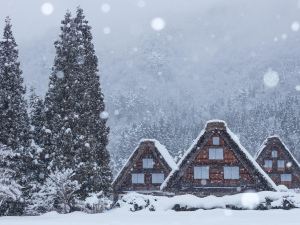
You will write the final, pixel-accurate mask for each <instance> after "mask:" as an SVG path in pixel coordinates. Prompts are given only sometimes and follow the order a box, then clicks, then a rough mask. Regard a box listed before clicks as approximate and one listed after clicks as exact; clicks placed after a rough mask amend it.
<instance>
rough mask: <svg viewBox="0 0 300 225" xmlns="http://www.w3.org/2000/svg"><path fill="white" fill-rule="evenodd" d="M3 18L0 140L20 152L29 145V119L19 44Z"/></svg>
mask: <svg viewBox="0 0 300 225" xmlns="http://www.w3.org/2000/svg"><path fill="white" fill-rule="evenodd" d="M11 27H12V26H11V23H10V19H9V18H6V20H5V28H4V34H3V39H2V40H1V42H0V142H1V143H2V144H5V145H7V146H9V147H11V148H12V149H13V150H15V151H17V152H19V153H21V152H24V151H25V148H26V147H27V146H29V119H28V115H27V111H26V101H25V99H24V94H25V88H24V86H23V78H22V71H21V69H20V63H19V61H18V48H17V43H16V41H15V38H14V36H13V34H12V30H11Z"/></svg>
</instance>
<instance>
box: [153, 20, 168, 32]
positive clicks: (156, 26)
mask: <svg viewBox="0 0 300 225" xmlns="http://www.w3.org/2000/svg"><path fill="white" fill-rule="evenodd" d="M165 26H166V22H165V21H164V19H162V18H160V17H156V18H154V19H152V20H151V27H152V29H153V30H156V31H160V30H162V29H164V28H165Z"/></svg>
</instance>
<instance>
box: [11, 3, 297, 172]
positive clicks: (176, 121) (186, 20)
mask: <svg viewBox="0 0 300 225" xmlns="http://www.w3.org/2000/svg"><path fill="white" fill-rule="evenodd" d="M66 2H68V7H71V5H72V4H74V5H75V4H76V1H75V2H74V3H70V2H69V1H66ZM126 2H127V3H126V4H125V3H124V7H117V4H123V3H120V1H116V0H114V1H110V5H111V10H110V12H109V13H102V12H101V10H100V8H101V4H102V3H99V8H98V10H96V9H95V10H94V8H97V5H95V4H92V3H90V2H89V1H87V3H85V4H86V5H83V7H84V8H85V9H86V12H87V15H88V19H89V20H90V22H91V25H92V27H93V30H92V32H93V33H94V34H95V35H94V41H95V47H96V51H97V55H98V56H99V59H100V79H101V85H102V87H103V92H104V95H105V101H106V107H107V109H106V110H107V111H108V112H109V115H110V116H109V120H108V123H109V126H110V135H109V139H110V142H109V146H108V148H109V151H110V153H111V155H112V159H113V160H112V161H113V166H114V169H115V172H116V171H117V170H118V169H119V168H120V166H121V165H122V164H123V163H124V161H125V160H126V159H127V157H128V156H129V155H130V153H131V152H132V151H133V149H134V148H135V146H136V145H137V143H138V141H139V139H140V138H156V139H158V140H159V141H160V142H161V143H162V144H164V145H166V147H167V148H168V149H169V151H170V152H171V154H172V155H173V156H174V157H176V158H178V157H180V156H181V154H182V153H183V152H184V150H185V149H187V148H188V147H189V145H190V144H191V142H192V140H193V139H194V138H195V137H196V136H197V135H198V133H199V132H200V131H201V129H202V128H203V126H204V124H205V122H206V120H209V119H215V118H217V119H224V120H225V121H226V122H227V123H228V126H229V127H230V129H231V130H232V131H233V132H235V133H236V134H238V136H239V137H240V139H241V142H242V144H243V145H244V146H245V147H246V148H247V149H248V150H249V151H250V152H251V153H252V154H254V153H255V151H256V150H257V149H258V148H259V146H260V144H261V143H262V142H263V140H264V139H265V138H266V137H267V136H268V135H273V134H278V135H280V136H282V139H283V141H284V142H285V143H286V144H287V145H288V147H289V148H290V149H291V151H292V152H294V153H295V154H296V157H297V158H298V159H299V160H300V150H299V146H300V138H299V137H300V121H299V120H300V110H299V100H300V99H299V98H300V92H299V86H297V85H299V84H300V60H299V59H300V31H298V29H291V25H292V24H293V23H294V22H295V21H299V20H300V14H299V12H300V11H299V10H300V9H299V7H298V1H296V0H295V1H288V2H287V1H279V0H278V1H274V0H267V1H263V2H262V1H258V0H257V1H256V0H255V1H251V2H249V1H230V2H228V1H210V3H208V1H203V2H202V1H201V2H202V3H199V2H198V1H191V2H189V3H186V1H180V0H177V1H175V3H172V4H171V2H173V1H165V2H164V3H161V2H160V1H151V2H150V1H145V5H142V4H140V2H141V1H126ZM129 3H130V4H129ZM137 3H139V4H137ZM59 4H60V3H58V2H56V5H55V6H56V8H55V9H56V10H57V11H55V13H57V14H53V17H52V19H51V18H50V17H49V18H47V19H45V18H43V19H42V20H41V21H40V22H43V23H44V26H43V29H44V30H43V29H40V25H38V24H37V28H39V29H40V30H43V31H42V32H41V33H39V34H38V35H37V33H34V32H33V33H30V32H28V34H27V35H28V37H27V36H26V35H25V33H24V32H23V33H22V32H19V31H20V30H22V29H23V28H20V27H18V20H20V18H19V17H18V15H17V13H15V14H14V15H15V16H12V21H13V22H14V23H15V24H16V28H15V30H16V31H15V33H16V39H17V41H18V42H19V43H20V44H19V46H20V58H21V59H20V61H21V62H22V65H21V67H22V69H23V72H24V73H23V74H24V78H25V82H26V85H27V88H29V87H31V86H33V87H35V88H36V90H37V92H38V94H40V95H42V96H43V95H44V94H45V91H46V90H47V85H48V79H49V75H50V68H51V66H52V64H53V58H54V53H55V52H54V48H53V41H54V40H55V38H56V37H57V34H58V32H59V29H58V28H57V26H54V25H53V24H58V22H57V21H56V20H58V21H59V20H60V19H61V18H62V15H63V14H64V13H65V7H61V8H63V10H62V11H60V8H59ZM61 4H65V3H61ZM66 4H67V3H66ZM97 4H98V3H97ZM172 5H176V7H175V6H172ZM75 6H76V5H75ZM75 6H74V8H75ZM142 6H143V7H142ZM179 8H180V11H178V9H179ZM120 9H122V10H123V11H120ZM29 14H30V13H29ZM29 14H28V15H29ZM30 16H31V15H30ZM30 16H29V17H30ZM156 16H160V17H162V18H163V19H164V20H165V22H166V26H165V29H163V30H161V31H159V32H157V31H154V30H153V29H151V27H150V25H149V23H150V21H151V19H152V18H153V17H156ZM56 17H57V18H58V19H56ZM24 23H26V21H23V26H24ZM45 24H48V25H47V26H46V25H45ZM52 25H53V26H52ZM25 27H26V26H25ZM45 27H47V29H45ZM107 28H109V32H107V31H108V29H107ZM18 29H19V30H18ZM36 30H38V29H36ZM103 30H105V32H103ZM30 35H32V36H30ZM33 36H34V37H33ZM270 70H272V71H275V72H276V73H277V74H278V76H279V83H278V84H277V85H276V86H274V87H268V86H266V85H265V84H264V81H263V78H264V75H265V74H266V73H267V72H268V71H270Z"/></svg>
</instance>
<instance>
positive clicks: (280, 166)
mask: <svg viewBox="0 0 300 225" xmlns="http://www.w3.org/2000/svg"><path fill="white" fill-rule="evenodd" d="M277 168H278V169H284V168H285V166H284V160H277Z"/></svg>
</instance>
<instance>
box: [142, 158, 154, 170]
mask: <svg viewBox="0 0 300 225" xmlns="http://www.w3.org/2000/svg"><path fill="white" fill-rule="evenodd" d="M153 165H154V162H153V159H143V168H144V169H152V168H153Z"/></svg>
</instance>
